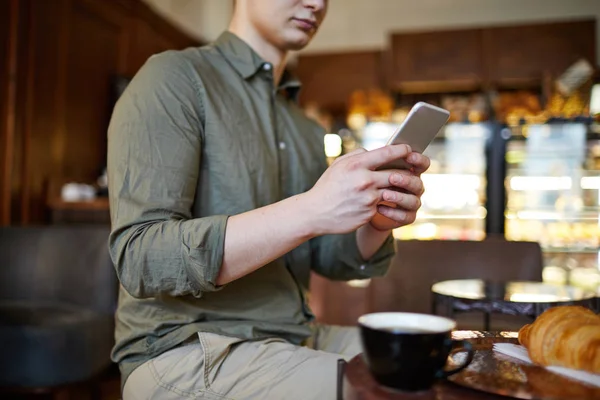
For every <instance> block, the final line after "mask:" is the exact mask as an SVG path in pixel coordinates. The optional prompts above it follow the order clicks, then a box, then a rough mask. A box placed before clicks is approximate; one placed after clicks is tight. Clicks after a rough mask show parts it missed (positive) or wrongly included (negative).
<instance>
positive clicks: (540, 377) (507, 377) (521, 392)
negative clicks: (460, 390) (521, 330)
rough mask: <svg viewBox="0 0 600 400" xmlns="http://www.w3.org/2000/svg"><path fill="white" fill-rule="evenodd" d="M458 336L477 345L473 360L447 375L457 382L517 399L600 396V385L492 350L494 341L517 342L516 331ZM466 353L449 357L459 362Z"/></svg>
mask: <svg viewBox="0 0 600 400" xmlns="http://www.w3.org/2000/svg"><path fill="white" fill-rule="evenodd" d="M465 336H466V337H460V333H459V332H455V333H454V334H453V337H454V338H456V339H459V338H460V339H463V338H464V339H469V341H470V342H471V343H473V346H474V348H475V358H474V359H473V362H472V363H471V364H470V365H469V366H468V367H467V368H466V369H465V370H463V371H462V372H460V373H458V374H456V375H453V376H451V377H449V378H448V380H449V381H450V382H453V383H455V384H457V385H460V386H464V387H468V388H471V389H476V390H479V391H483V392H487V393H493V394H496V395H502V396H509V397H513V398H517V399H526V400H529V399H540V400H558V399H565V400H588V399H589V400H592V399H600V388H596V387H593V386H588V385H586V384H584V383H580V382H579V381H575V380H572V379H569V378H566V377H564V376H562V375H557V374H554V373H552V372H550V371H548V370H547V369H545V368H543V367H540V366H537V365H532V364H527V363H525V362H523V361H521V360H518V359H516V358H513V357H509V356H507V355H504V354H500V353H497V352H495V351H493V349H492V347H493V345H494V343H518V341H517V337H516V334H515V333H507V334H506V335H505V336H495V337H479V336H477V335H473V332H471V333H469V334H467V333H465ZM464 357H466V353H464V352H458V353H454V354H453V355H452V356H451V357H450V358H451V362H450V363H449V367H452V364H455V365H456V364H458V363H460V361H461V359H464Z"/></svg>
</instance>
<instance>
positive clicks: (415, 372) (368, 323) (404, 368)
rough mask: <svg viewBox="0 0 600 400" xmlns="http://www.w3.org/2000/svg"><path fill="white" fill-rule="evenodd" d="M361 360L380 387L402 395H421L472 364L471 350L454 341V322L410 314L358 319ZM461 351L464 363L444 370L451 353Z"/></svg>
mask: <svg viewBox="0 0 600 400" xmlns="http://www.w3.org/2000/svg"><path fill="white" fill-rule="evenodd" d="M358 325H359V329H360V334H361V341H362V348H363V357H364V359H365V362H366V363H367V366H368V367H369V371H370V372H371V374H372V375H373V377H374V378H375V380H376V381H377V382H379V383H380V384H381V385H383V386H387V387H390V388H393V389H397V390H401V391H410V392H414V391H421V390H427V389H429V388H431V387H432V386H433V384H434V383H435V381H436V380H437V379H442V378H446V377H448V376H450V375H453V374H455V373H457V372H460V371H462V370H463V369H464V368H466V367H467V366H468V365H469V364H470V363H471V361H473V355H474V351H473V347H472V346H471V344H470V343H469V342H467V341H464V340H453V339H452V337H451V333H452V330H454V328H456V322H455V321H453V320H451V319H448V318H444V317H438V316H435V315H428V314H413V313H400V312H388V313H374V314H366V315H363V316H361V317H360V318H359V319H358ZM458 347H462V348H464V349H465V350H466V352H467V357H466V359H465V361H464V362H463V363H462V364H461V365H460V366H458V367H457V368H455V369H452V370H449V371H447V370H444V366H445V365H446V361H447V359H448V356H449V355H450V352H451V351H452V350H453V349H455V348H458Z"/></svg>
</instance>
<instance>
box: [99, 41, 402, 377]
mask: <svg viewBox="0 0 600 400" xmlns="http://www.w3.org/2000/svg"><path fill="white" fill-rule="evenodd" d="M298 90H299V83H298V82H297V81H295V80H293V79H292V78H291V77H290V76H289V75H288V74H286V75H284V78H283V79H282V81H281V83H280V84H279V86H278V87H275V85H274V80H273V71H272V66H271V65H270V64H268V63H265V62H264V61H263V60H262V59H261V58H260V57H259V56H258V55H257V54H256V53H255V52H254V51H253V50H252V49H251V48H250V47H249V46H248V45H247V44H246V43H245V42H243V41H242V40H241V39H239V38H238V37H237V36H235V35H234V34H232V33H229V32H225V33H224V34H222V35H221V36H220V38H219V39H218V40H217V41H216V42H215V43H214V44H211V45H207V46H204V47H200V48H189V49H186V50H182V51H168V52H165V53H161V54H158V55H155V56H153V57H151V58H150V59H149V60H148V61H147V62H146V64H145V65H144V66H143V67H142V68H141V70H140V71H139V72H138V73H137V74H136V76H135V77H134V78H133V80H132V81H131V83H130V84H129V86H128V87H127V89H126V90H125V92H124V94H123V95H122V96H121V98H120V99H119V101H118V103H117V105H116V108H115V110H114V112H113V116H112V119H111V123H110V127H109V132H108V179H109V193H110V210H111V219H112V232H111V236H110V252H111V256H112V259H113V262H114V264H115V268H116V271H117V275H118V277H119V280H120V283H121V290H120V295H119V306H118V310H117V313H116V333H115V335H116V344H115V346H114V349H113V354H112V358H113V360H114V361H115V362H118V363H119V364H120V367H121V372H122V376H123V382H125V380H126V379H127V376H128V375H129V374H130V373H131V372H132V371H133V370H134V369H135V368H136V367H137V366H139V365H140V364H142V363H144V362H146V361H148V360H149V359H151V358H153V357H156V356H158V355H159V354H161V353H163V352H165V351H167V350H169V349H171V348H173V347H176V346H178V345H180V344H181V343H182V342H184V341H186V340H187V339H189V338H190V337H192V336H193V335H194V334H196V333H197V332H201V331H203V332H213V333H218V334H222V335H229V336H233V337H239V338H243V339H260V338H266V337H274V336H276V337H281V338H284V339H286V340H289V341H290V342H292V343H298V344H300V343H301V342H302V341H303V340H304V339H306V338H307V337H308V336H310V333H311V330H310V326H309V323H310V322H311V321H312V320H313V319H314V316H313V314H312V313H311V311H310V309H309V308H308V306H307V302H306V290H307V288H308V283H309V273H310V269H311V268H312V270H314V271H316V272H317V273H319V274H321V275H324V276H326V277H329V278H331V279H337V280H349V279H361V278H368V277H371V276H378V275H383V274H384V273H385V272H386V270H387V268H388V265H389V261H390V258H391V256H392V254H393V252H394V249H393V240H392V237H391V235H390V237H389V238H388V240H387V241H386V242H385V244H384V245H383V246H382V247H381V249H380V250H379V251H378V252H377V254H375V256H374V257H372V259H371V260H366V261H365V260H363V259H362V258H361V255H360V253H359V251H358V248H357V244H356V234H355V233H354V232H353V233H349V234H345V235H327V236H322V237H318V238H315V239H312V240H310V241H308V242H306V243H303V244H302V245H300V246H299V247H297V248H296V249H294V250H293V251H291V252H289V253H288V254H286V255H285V256H283V257H281V258H279V259H277V260H275V261H273V262H271V263H270V264H268V265H265V266H264V267H262V268H259V269H258V270H257V271H255V272H253V273H251V274H248V275H246V276H244V277H243V278H240V279H238V280H236V281H234V282H231V283H229V284H227V285H224V286H217V285H216V283H215V282H216V279H217V276H218V274H219V268H220V267H221V264H222V261H223V247H224V245H223V244H224V237H225V227H226V225H227V218H228V216H230V215H235V214H239V213H243V212H245V211H249V210H252V209H255V208H258V207H262V206H266V205H268V204H272V203H275V202H277V201H280V200H282V199H284V198H287V197H289V196H292V195H296V194H299V193H302V192H305V191H306V190H308V189H310V188H311V187H312V186H313V185H314V183H315V182H316V181H317V179H318V178H319V177H320V175H321V174H322V173H323V171H324V170H325V169H326V168H327V163H326V158H325V155H324V149H323V135H324V131H323V129H322V128H321V127H320V126H319V125H318V124H316V123H315V122H314V121H312V120H310V119H309V118H307V117H306V116H305V115H304V113H303V111H302V109H301V108H299V107H298V106H297V105H296V103H295V97H296V95H297V92H298ZM323 90H327V88H323ZM281 223H282V224H285V223H286V221H285V220H282V221H281Z"/></svg>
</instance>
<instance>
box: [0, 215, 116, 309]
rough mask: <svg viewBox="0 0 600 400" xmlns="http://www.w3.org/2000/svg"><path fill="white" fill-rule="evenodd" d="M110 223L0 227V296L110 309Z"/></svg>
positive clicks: (112, 293) (112, 305)
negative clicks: (107, 224) (105, 224)
mask: <svg viewBox="0 0 600 400" xmlns="http://www.w3.org/2000/svg"><path fill="white" fill-rule="evenodd" d="M108 235H109V228H108V226H102V225H98V226H54V225H51V226H36V227H28V226H27V227H3V228H0V298H1V299H5V300H41V301H43V300H48V301H63V302H67V303H70V304H74V305H79V306H83V307H88V308H91V309H94V310H95V311H99V312H103V313H114V311H115V309H116V304H117V293H118V282H117V278H116V274H115V270H114V268H113V264H112V261H111V259H110V255H109V252H108Z"/></svg>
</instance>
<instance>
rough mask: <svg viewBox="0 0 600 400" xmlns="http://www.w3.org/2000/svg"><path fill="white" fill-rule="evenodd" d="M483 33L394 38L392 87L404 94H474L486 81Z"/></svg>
mask: <svg viewBox="0 0 600 400" xmlns="http://www.w3.org/2000/svg"><path fill="white" fill-rule="evenodd" d="M482 38H483V34H482V30H481V29H469V30H452V31H439V32H423V33H404V34H394V35H392V37H391V44H392V47H391V62H390V65H389V68H390V69H391V70H390V74H389V77H390V78H391V79H390V86H391V88H392V89H395V90H399V91H401V92H403V93H411V92H416V93H423V92H427V91H445V90H451V89H456V90H470V89H472V88H476V87H478V86H480V85H481V83H482V82H483V80H484V79H485V70H484V64H483V58H482Z"/></svg>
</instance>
